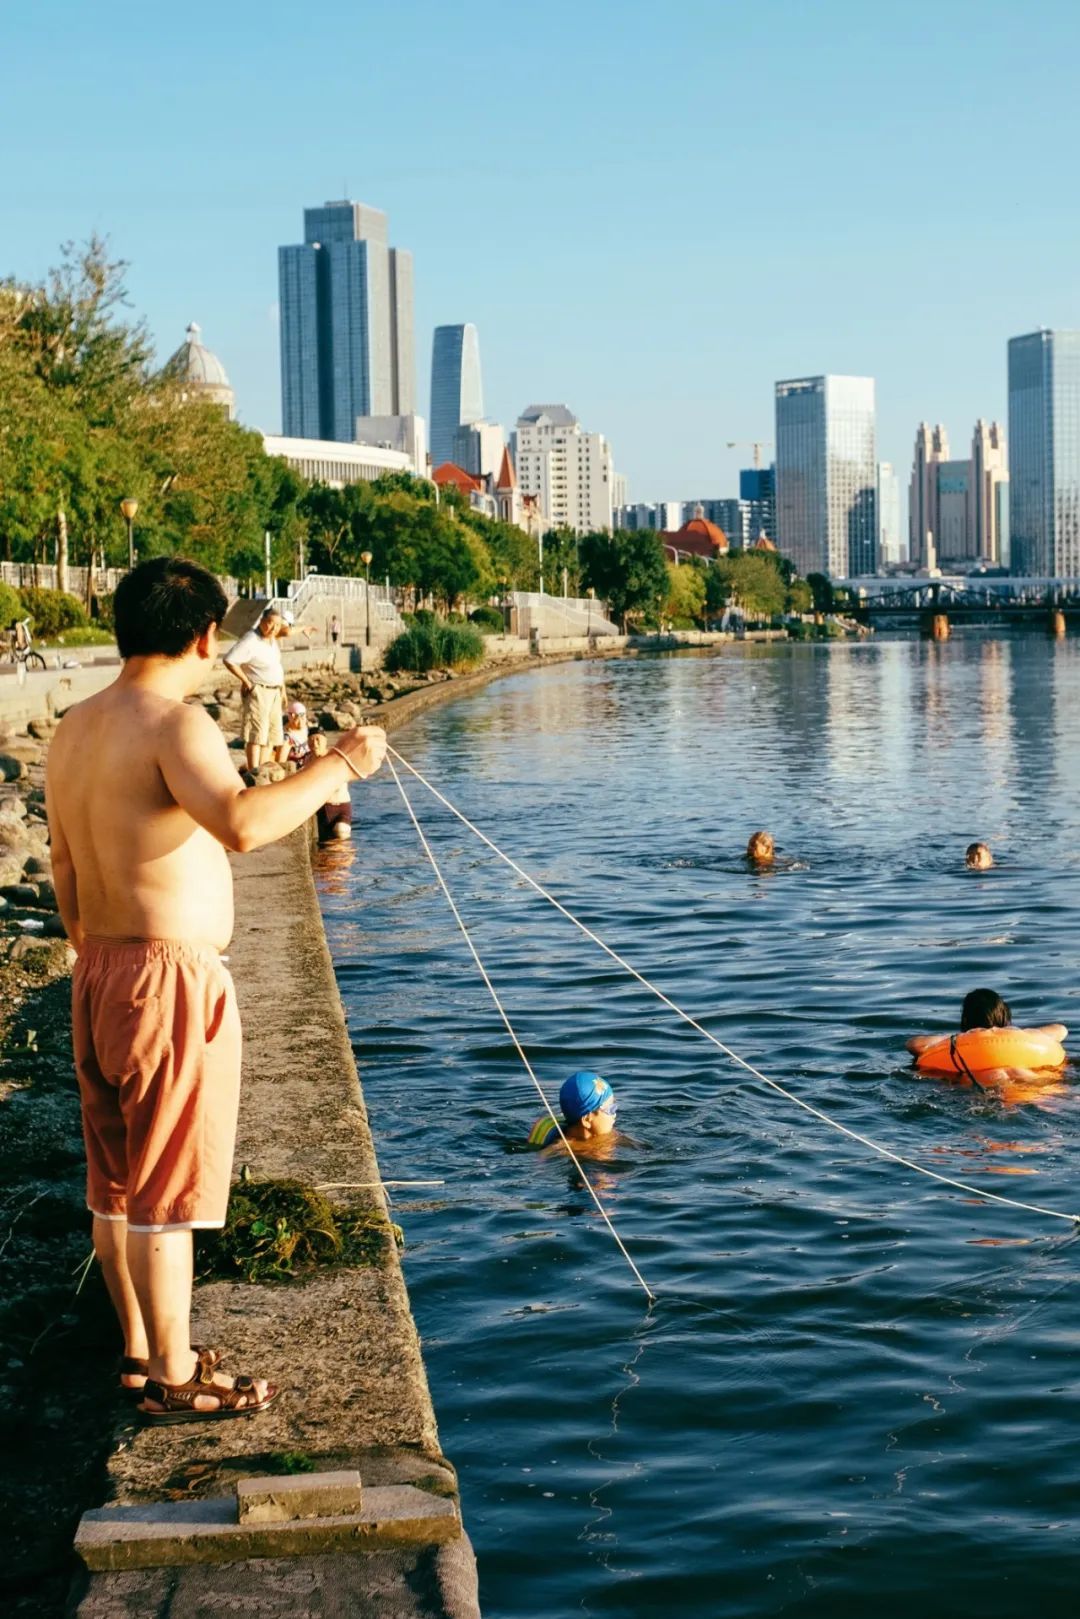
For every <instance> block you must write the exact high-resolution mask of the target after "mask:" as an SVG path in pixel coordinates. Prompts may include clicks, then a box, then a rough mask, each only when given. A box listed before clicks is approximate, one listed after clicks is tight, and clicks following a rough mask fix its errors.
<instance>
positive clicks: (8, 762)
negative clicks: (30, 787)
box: [0, 744, 27, 781]
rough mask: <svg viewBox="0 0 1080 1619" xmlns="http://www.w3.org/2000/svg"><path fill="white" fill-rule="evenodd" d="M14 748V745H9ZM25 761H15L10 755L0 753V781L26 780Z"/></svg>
mask: <svg viewBox="0 0 1080 1619" xmlns="http://www.w3.org/2000/svg"><path fill="white" fill-rule="evenodd" d="M9 746H14V744H9ZM26 774H27V770H26V761H25V760H24V759H16V758H15V757H14V756H13V755H12V754H10V753H0V781H24V780H25V779H26Z"/></svg>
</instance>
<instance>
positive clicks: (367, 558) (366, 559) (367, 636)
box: [360, 551, 371, 646]
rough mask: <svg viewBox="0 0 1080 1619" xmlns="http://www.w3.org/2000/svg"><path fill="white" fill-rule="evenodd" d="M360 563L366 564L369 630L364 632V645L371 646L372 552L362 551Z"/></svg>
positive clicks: (365, 594)
mask: <svg viewBox="0 0 1080 1619" xmlns="http://www.w3.org/2000/svg"><path fill="white" fill-rule="evenodd" d="M360 561H361V562H362V563H363V564H364V607H365V610H366V612H367V628H366V629H365V631H364V645H365V646H370V645H371V552H370V551H361V553H360Z"/></svg>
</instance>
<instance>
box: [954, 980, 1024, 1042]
mask: <svg viewBox="0 0 1080 1619" xmlns="http://www.w3.org/2000/svg"><path fill="white" fill-rule="evenodd" d="M1011 1022H1012V1012H1011V1011H1010V1010H1009V1006H1008V1003H1007V1002H1006V1001H1003V1000H1002V998H1001V996H1000V995H999V994H998V993H997V991H996V990H993V989H973V990H970V991H969V992H968V994H967V995H965V996H964V1004H963V1006H962V1007H961V1009H960V1028H961V1031H962V1032H963V1033H966V1032H967V1031H968V1029H1007V1028H1008V1027H1009V1025H1010V1024H1011Z"/></svg>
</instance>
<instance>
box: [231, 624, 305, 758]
mask: <svg viewBox="0 0 1080 1619" xmlns="http://www.w3.org/2000/svg"><path fill="white" fill-rule="evenodd" d="M294 633H295V634H300V635H307V636H311V635H314V633H315V632H314V629H313V628H312V626H311V625H310V624H302V625H299V626H294V625H293V624H292V622H291V621H286V619H285V617H284V615H283V614H282V612H281V609H280V608H278V607H267V608H265V609H264V611H263V614H262V617H261V618H260V619H259V622H258V623H257V624H256V625H255V628H254V629H251V630H248V632H247V634H246V635H242V636H241V637H240V639H239V640H238V641H237V642H236V643H235V645H234V646H233V647H232V648H231V649H230V651H229V655H228V657H226V658H223V659H222V662H223V663H224V665H225V667H226V669H227V670H228V671H229V673H230V674H231V675H235V676H236V678H237V680H239V682H240V684H241V686H242V687H243V698H242V700H241V708H240V717H241V736H242V737H243V741H244V747H245V748H246V750H247V762H248V769H249V770H258V768H259V766H260V765H261V764H262V762H263V759H264V758H270V759H273V758H275V757H277V756H278V754H279V753H280V752H281V751H282V750H283V749H284V746H285V730H284V724H283V721H282V710H283V709H284V706H285V670H284V667H283V666H282V662H281V648H280V647H279V646H278V641H279V640H280V639H281V637H282V636H285V635H293V634H294Z"/></svg>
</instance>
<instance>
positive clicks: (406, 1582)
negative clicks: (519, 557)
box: [78, 693, 479, 1619]
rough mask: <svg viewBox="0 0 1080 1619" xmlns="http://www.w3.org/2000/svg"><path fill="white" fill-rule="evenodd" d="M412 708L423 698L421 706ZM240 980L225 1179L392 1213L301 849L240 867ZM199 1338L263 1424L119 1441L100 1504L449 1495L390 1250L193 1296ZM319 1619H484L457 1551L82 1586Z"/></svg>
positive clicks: (145, 1608) (147, 1617) (126, 1609)
mask: <svg viewBox="0 0 1080 1619" xmlns="http://www.w3.org/2000/svg"><path fill="white" fill-rule="evenodd" d="M418 695H426V693H425V694H418ZM234 866H235V876H236V900H237V921H236V931H235V936H234V942H233V946H232V952H231V963H230V965H231V970H232V972H233V975H234V978H235V980H236V987H237V994H238V997H239V1001H240V1010H241V1015H242V1018H243V1023H244V1038H245V1054H244V1083H243V1092H242V1102H241V1116H240V1129H239V1137H238V1141H237V1152H236V1164H237V1167H238V1169H239V1167H240V1166H241V1165H244V1164H246V1165H248V1166H249V1167H250V1169H251V1172H252V1174H253V1176H255V1177H256V1178H262V1177H272V1178H284V1177H289V1178H292V1177H295V1178H297V1179H300V1180H302V1181H304V1182H305V1183H307V1184H309V1185H314V1186H322V1187H331V1188H333V1189H332V1190H330V1191H329V1192H328V1195H329V1196H330V1198H331V1199H335V1200H340V1201H344V1202H348V1203H349V1204H350V1205H352V1206H359V1207H360V1208H369V1209H379V1210H381V1209H383V1208H384V1207H385V1204H384V1197H383V1193H382V1191H381V1190H380V1187H379V1182H380V1175H379V1167H378V1164H377V1162H376V1158H375V1151H374V1147H373V1145H372V1139H371V1132H370V1129H369V1126H368V1119H367V1113H366V1110H365V1107H364V1101H363V1096H362V1094H361V1091H360V1085H359V1080H358V1077H357V1071H356V1065H355V1062H354V1059H353V1054H352V1048H351V1044H350V1040H349V1034H348V1030H347V1028H346V1023H345V1016H344V1012H343V1010H342V1006H341V1000H340V997H339V995H338V992H337V986H336V983H335V979H334V973H333V966H332V963H331V960H330V955H329V951H328V949H327V945H326V940H325V935H324V932H323V927H322V919H321V916H320V914H319V907H318V901H317V898H316V894H315V890H314V885H313V882H312V876H311V866H310V856H309V843H308V838H307V835H306V833H304V832H299V833H295V834H294V835H293V836H292V837H291V838H288V839H286V840H285V841H284V842H283V843H280V844H275V845H272V846H271V847H270V848H267V849H263V850H260V851H258V852H257V853H255V854H251V855H245V856H242V857H237V858H236V859H235V862H234ZM193 1334H194V1338H195V1341H196V1342H198V1343H204V1344H218V1345H224V1346H225V1347H226V1348H227V1349H228V1351H229V1361H228V1367H229V1370H231V1371H247V1372H249V1373H250V1374H251V1375H253V1376H265V1377H269V1378H271V1379H272V1380H274V1381H276V1382H278V1383H280V1384H281V1385H282V1386H283V1389H284V1393H283V1394H282V1396H281V1398H280V1399H279V1401H278V1402H277V1404H276V1405H275V1406H274V1407H272V1408H271V1409H270V1410H269V1411H268V1412H267V1413H265V1414H264V1415H262V1416H259V1417H258V1418H254V1419H252V1420H250V1421H247V1422H229V1423H226V1424H224V1425H221V1426H214V1425H205V1424H196V1425H192V1426H190V1427H180V1428H159V1429H146V1428H139V1427H138V1426H137V1424H136V1422H135V1421H134V1420H131V1421H130V1422H127V1423H125V1425H124V1426H123V1428H122V1429H121V1430H120V1432H119V1433H118V1436H117V1438H118V1445H117V1448H116V1449H115V1450H114V1452H113V1454H112V1456H111V1458H110V1461H109V1464H108V1488H109V1496H110V1498H111V1500H113V1501H116V1502H121V1503H148V1502H153V1501H161V1500H164V1499H176V1492H178V1491H179V1492H182V1494H183V1497H184V1499H187V1500H193V1499H198V1498H213V1497H215V1496H223V1495H228V1494H229V1493H230V1492H231V1491H232V1490H233V1489H234V1488H235V1484H236V1481H237V1479H239V1478H243V1477H249V1476H255V1475H259V1474H263V1473H265V1472H266V1471H267V1456H268V1454H270V1453H274V1452H279V1453H280V1452H293V1453H300V1454H301V1455H302V1456H303V1457H304V1458H305V1459H306V1461H307V1462H308V1463H310V1464H311V1465H313V1466H314V1467H315V1469H316V1470H317V1471H319V1472H324V1471H332V1470H335V1469H341V1468H356V1469H358V1470H359V1472H360V1476H361V1479H362V1481H363V1484H364V1486H365V1489H368V1488H369V1487H381V1486H394V1485H408V1484H411V1485H413V1486H416V1487H419V1488H420V1489H422V1490H426V1491H428V1492H431V1493H432V1494H434V1495H438V1496H439V1497H440V1498H442V1499H445V1498H446V1497H447V1496H451V1497H454V1498H456V1480H455V1477H454V1474H453V1470H452V1468H451V1467H450V1465H449V1463H447V1462H446V1460H445V1459H444V1458H443V1457H442V1454H441V1451H440V1448H439V1439H438V1431H437V1428H436V1423H435V1415H434V1412H433V1410H432V1405H431V1398H430V1395H429V1392H428V1387H427V1380H426V1377H425V1373H424V1366H423V1360H422V1358H421V1353H420V1343H419V1339H418V1336H417V1332H416V1327H415V1325H414V1323H413V1319H412V1315H411V1313H410V1309H409V1301H408V1297H407V1294H406V1291H405V1285H404V1281H403V1278H402V1274H401V1267H400V1264H399V1263H398V1260H397V1256H396V1253H391V1254H390V1255H389V1259H388V1262H387V1263H386V1264H385V1265H381V1266H371V1267H366V1268H360V1269H349V1270H328V1271H325V1272H322V1273H319V1274H318V1275H317V1276H316V1277H315V1278H314V1279H311V1280H307V1281H303V1282H294V1283H285V1284H270V1283H259V1284H249V1283H246V1282H243V1281H237V1282H215V1283H212V1284H208V1285H204V1286H202V1287H200V1288H198V1289H197V1292H196V1304H195V1317H194V1322H193ZM234 1611H235V1612H241V1611H242V1612H244V1613H249V1614H258V1615H269V1614H278V1613H286V1612H287V1613H288V1614H289V1615H290V1619H316V1616H319V1619H322V1616H325V1615H327V1614H330V1613H341V1614H345V1613H358V1614H359V1613H363V1614H370V1615H371V1616H373V1619H378V1616H382V1615H386V1616H388V1619H389V1616H393V1619H398V1616H399V1615H400V1616H402V1619H407V1616H413V1615H415V1616H416V1619H443V1616H445V1619H478V1616H479V1607H478V1602H477V1592H476V1568H475V1560H474V1558H473V1554H472V1549H471V1547H470V1545H469V1542H468V1540H467V1539H465V1538H464V1537H463V1536H462V1537H460V1538H455V1539H453V1540H451V1541H450V1542H449V1543H447V1544H444V1545H427V1546H424V1545H413V1546H402V1547H398V1548H397V1549H382V1550H369V1551H365V1552H363V1553H362V1554H349V1555H343V1554H342V1555H331V1554H329V1553H328V1552H327V1551H323V1552H321V1553H320V1554H318V1555H316V1554H312V1555H304V1556H300V1557H290V1558H284V1557H274V1556H272V1555H262V1556H258V1557H256V1558H253V1559H249V1560H247V1561H244V1562H237V1563H229V1564H221V1565H216V1566H209V1567H207V1566H200V1567H169V1568H155V1569H140V1568H128V1569H125V1568H120V1569H119V1570H118V1571H115V1572H107V1573H98V1574H95V1575H93V1576H91V1577H90V1580H89V1585H88V1588H87V1590H86V1593H85V1595H84V1597H83V1600H82V1602H81V1605H80V1606H79V1609H78V1615H79V1619H128V1616H130V1619H136V1616H137V1619H153V1616H160V1619H165V1616H166V1615H172V1616H174V1619H175V1615H176V1614H178V1613H184V1614H190V1615H193V1616H194V1615H199V1614H204V1613H205V1614H210V1613H218V1612H234Z"/></svg>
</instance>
